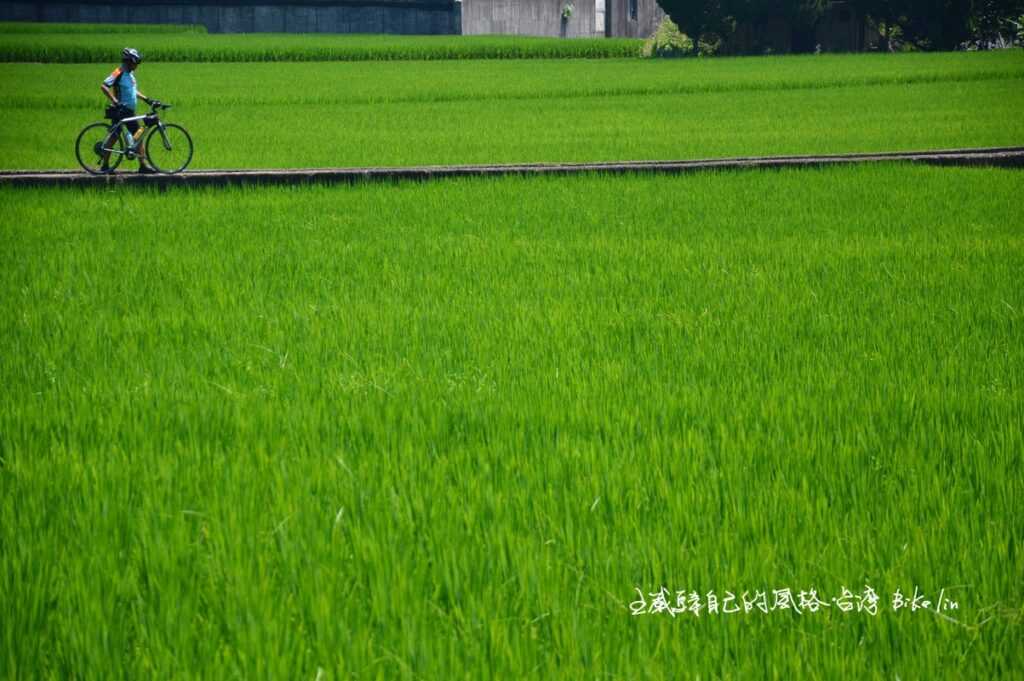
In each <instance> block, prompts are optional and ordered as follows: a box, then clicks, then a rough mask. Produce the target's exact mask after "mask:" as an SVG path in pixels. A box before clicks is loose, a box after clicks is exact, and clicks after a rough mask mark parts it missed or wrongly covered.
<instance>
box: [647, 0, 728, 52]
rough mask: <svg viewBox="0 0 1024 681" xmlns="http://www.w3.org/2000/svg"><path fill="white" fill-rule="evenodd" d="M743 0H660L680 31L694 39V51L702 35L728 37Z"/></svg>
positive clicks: (659, 2) (660, 3)
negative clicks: (737, 6) (735, 14)
mask: <svg viewBox="0 0 1024 681" xmlns="http://www.w3.org/2000/svg"><path fill="white" fill-rule="evenodd" d="M740 2H742V0H739V1H738V0H658V4H659V5H661V8H662V9H663V10H665V14H667V15H668V16H669V18H671V19H672V21H673V22H675V24H676V25H677V26H679V30H680V31H682V32H683V33H685V34H686V35H687V36H689V37H690V38H692V39H693V49H694V51H696V50H697V43H698V41H699V39H700V37H701V36H702V35H705V34H708V33H715V34H718V35H721V36H727V35H729V34H730V33H732V30H733V28H734V26H735V22H734V20H733V14H734V12H735V8H736V5H738V4H740Z"/></svg>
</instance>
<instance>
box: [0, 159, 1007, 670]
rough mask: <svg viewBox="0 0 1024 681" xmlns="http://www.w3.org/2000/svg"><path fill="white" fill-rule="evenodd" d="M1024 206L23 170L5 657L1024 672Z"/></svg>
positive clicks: (816, 186) (979, 200)
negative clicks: (778, 600)
mask: <svg viewBox="0 0 1024 681" xmlns="http://www.w3.org/2000/svg"><path fill="white" fill-rule="evenodd" d="M1020 189H1021V180H1020V175H1019V174H1018V173H1017V172H1015V171H995V170H977V169H974V170H968V169H963V170H954V169H935V168H915V167H908V166H884V167H874V168H841V169H830V170H824V171H800V172H796V171H783V172H746V173H732V174H717V173H708V174H703V175H696V176H687V177H678V178H665V177H661V178H650V177H632V178H628V177H623V178H598V177H589V178H588V177H577V178H546V179H544V178H541V179H506V180H496V181H448V182H441V183H436V184H400V185H376V186H363V187H358V188H342V187H335V188H305V189H259V190H232V191H228V192H223V191H172V192H168V193H165V194H160V193H156V192H148V191H129V192H124V191H119V192H109V191H91V190H90V191H50V190H44V191H13V190H10V189H7V190H0V202H2V204H3V206H4V213H5V219H4V220H3V221H0V243H3V244H4V248H3V249H0V301H2V302H0V348H2V352H0V385H3V387H4V389H3V390H2V391H0V612H2V613H3V616H2V617H0V677H4V678H22V677H40V678H54V679H67V678H85V679H90V678H97V679H99V678H102V679H127V678H226V677H232V678H247V679H283V678H302V679H316V678H319V679H320V680H321V681H323V680H324V679H343V678H357V677H358V678H367V677H370V678H380V679H384V678H408V679H412V678H439V679H440V678H444V679H454V678H473V679H490V678H493V679H510V678H516V679H519V678H525V679H530V678H534V679H551V678H578V679H584V678H587V679H590V678H595V677H601V676H607V677H620V678H656V679H660V678H666V679H669V678H672V679H675V678H680V677H681V676H682V677H693V678H696V677H698V676H699V677H701V678H707V677H720V678H780V679H782V678H797V677H799V678H822V679H829V678H879V679H881V678H887V679H891V678H896V677H897V676H898V677H899V678H904V679H906V678H951V677H956V678H1014V677H1016V676H1019V674H1020V671H1021V670H1022V669H1024V666H1022V665H1024V659H1022V651H1024V649H1022V648H1021V646H1020V645H1019V642H1020V633H1021V625H1022V621H1021V609H1020V603H1021V602H1022V599H1024V582H1022V580H1021V579H1020V576H1021V574H1022V570H1024V562H1022V561H1024V558H1022V554H1021V551H1020V548H1019V547H1020V545H1021V541H1022V536H1021V532H1022V526H1021V523H1020V520H1019V517H1020V513H1019V500H1020V499H1021V498H1024V474H1022V470H1024V469H1022V466H1021V456H1022V452H1024V426H1022V420H1021V418H1020V414H1021V413H1022V411H1024V349H1022V348H1024V345H1022V344H1021V343H1020V338H1021V324H1022V320H1024V318H1022V311H1024V289H1022V287H1021V286H1020V281H1021V273H1022V271H1024V234H1022V231H1021V223H1020V220H1019V219H1018V218H1017V217H1015V216H1017V215H1018V214H1019V210H1018V209H1019V202H1020ZM865 586H870V587H872V588H873V589H874V590H877V593H878V594H879V596H880V601H879V603H877V606H878V607H877V609H876V611H875V613H874V614H872V613H871V612H870V611H868V610H860V609H851V610H849V611H844V610H842V609H841V607H840V606H839V603H841V602H842V601H839V600H837V601H831V600H829V597H830V596H832V597H841V596H842V590H843V589H844V588H845V589H848V590H851V591H856V593H858V594H861V593H862V592H863V591H864V589H865ZM662 587H664V588H666V589H670V590H671V592H670V595H671V604H672V605H675V603H676V592H677V590H683V591H684V592H685V593H687V594H689V593H691V592H696V593H698V594H700V595H701V598H702V599H704V602H705V603H707V602H708V600H707V598H706V597H705V595H706V594H707V593H709V592H712V593H715V594H717V595H718V597H719V598H727V593H732V594H734V595H735V599H736V603H734V604H733V606H734V607H738V606H737V605H736V604H738V603H740V602H742V599H743V598H744V597H748V598H754V596H755V594H756V592H764V591H767V592H768V593H771V591H772V590H781V589H784V588H790V589H792V593H793V595H794V597H795V596H796V594H797V592H798V591H807V590H810V589H814V590H815V591H816V593H817V594H820V595H821V596H822V597H823V598H824V600H825V603H826V605H825V606H821V607H819V608H818V611H817V612H812V611H806V610H805V611H803V612H801V613H799V614H798V613H797V612H795V611H794V610H793V609H791V608H790V609H779V608H775V609H772V610H771V611H769V612H761V611H760V610H758V609H757V608H756V607H754V608H753V609H752V610H748V611H743V610H741V611H740V612H738V613H737V612H732V610H730V606H729V604H728V601H727V602H726V604H725V605H724V609H720V610H718V611H716V612H713V613H712V612H710V611H708V610H702V611H699V612H697V614H694V612H693V611H688V610H687V611H684V612H681V613H678V614H674V615H672V614H669V613H668V612H665V611H661V613H660V614H653V613H651V612H645V613H644V614H642V615H634V614H632V613H633V612H635V611H636V610H635V608H636V607H637V606H636V605H635V604H636V603H637V602H638V599H639V595H638V590H640V592H641V593H642V594H643V595H644V598H646V599H647V600H648V601H650V600H651V596H650V594H652V593H657V592H658V591H659V590H660V589H661V588H662ZM915 590H916V591H918V592H920V593H923V594H926V597H927V598H928V599H929V603H930V604H931V605H930V606H929V608H921V609H916V610H911V607H910V606H909V605H907V606H906V607H905V608H904V609H898V610H894V605H893V603H894V594H896V593H897V592H899V593H901V594H905V595H906V596H908V597H911V596H912V595H913V594H914V593H915ZM745 592H746V593H745ZM940 595H941V596H942V597H944V598H945V599H946V600H944V601H943V602H944V603H946V604H947V606H948V604H949V603H950V602H951V601H953V602H956V604H957V608H956V609H955V610H949V609H948V608H947V609H946V610H941V609H937V608H936V607H935V603H936V602H937V599H938V598H940Z"/></svg>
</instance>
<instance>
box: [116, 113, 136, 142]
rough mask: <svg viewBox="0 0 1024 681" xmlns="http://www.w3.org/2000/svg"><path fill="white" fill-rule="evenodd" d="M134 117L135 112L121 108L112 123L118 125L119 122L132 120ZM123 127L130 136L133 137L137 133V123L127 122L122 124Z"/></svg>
mask: <svg viewBox="0 0 1024 681" xmlns="http://www.w3.org/2000/svg"><path fill="white" fill-rule="evenodd" d="M134 116H135V112H134V111H132V110H131V109H129V108H127V107H121V109H120V110H119V111H118V115H117V118H115V119H114V123H118V122H119V121H122V120H124V119H125V118H133V117H134ZM124 127H125V128H127V129H128V132H130V133H131V134H133V135H134V134H135V133H137V132H138V131H139V122H138V121H127V122H126V123H125V124H124Z"/></svg>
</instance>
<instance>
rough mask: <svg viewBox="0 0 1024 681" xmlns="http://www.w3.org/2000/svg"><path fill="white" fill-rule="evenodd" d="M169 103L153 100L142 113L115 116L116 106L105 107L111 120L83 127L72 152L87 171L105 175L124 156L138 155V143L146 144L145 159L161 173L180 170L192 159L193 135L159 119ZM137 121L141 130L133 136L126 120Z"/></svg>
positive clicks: (132, 156)
mask: <svg viewBox="0 0 1024 681" xmlns="http://www.w3.org/2000/svg"><path fill="white" fill-rule="evenodd" d="M170 108H171V105H170V104H164V103H163V102H160V101H157V100H153V101H151V102H150V111H149V113H148V114H144V115H142V116H130V117H128V118H121V119H120V120H118V119H117V117H116V116H117V111H116V107H110V108H108V109H107V118H111V119H112V120H114V122H113V123H110V124H108V123H93V124H91V125H87V126H85V128H84V129H83V130H82V132H80V133H79V134H78V141H76V142H75V155H76V156H77V157H78V162H79V163H80V164H81V166H82V167H83V168H84V169H85V171H86V172H87V173H91V174H93V175H108V174H110V173H112V172H114V169H115V168H117V166H119V165H120V164H121V161H123V160H124V159H126V158H127V159H133V158H137V157H138V155H139V146H140V145H141V144H143V143H145V149H146V162H147V163H149V165H151V166H152V167H153V169H154V170H156V171H157V172H160V173H165V174H168V175H173V174H174V173H180V172H181V171H183V170H185V168H187V167H188V164H189V163H190V162H191V161H192V137H191V136H190V135H189V134H188V131H187V130H185V128H183V127H181V126H180V125H176V124H174V123H164V122H163V121H161V120H160V113H159V112H160V110H161V109H170ZM132 121H138V122H139V124H140V125H142V126H143V133H142V134H141V135H140V136H139V138H138V139H135V138H134V137H132V134H131V133H130V132H129V131H128V126H127V125H126V124H127V123H130V122H132Z"/></svg>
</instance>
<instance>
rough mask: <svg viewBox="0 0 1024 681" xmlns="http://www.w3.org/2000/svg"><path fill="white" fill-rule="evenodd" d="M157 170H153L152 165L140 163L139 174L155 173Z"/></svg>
mask: <svg viewBox="0 0 1024 681" xmlns="http://www.w3.org/2000/svg"><path fill="white" fill-rule="evenodd" d="M155 174H156V171H155V170H153V168H152V166H148V165H146V164H145V163H140V164H139V175H155Z"/></svg>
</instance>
